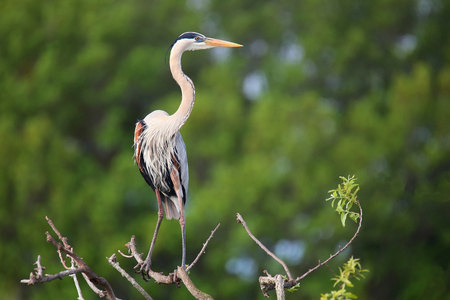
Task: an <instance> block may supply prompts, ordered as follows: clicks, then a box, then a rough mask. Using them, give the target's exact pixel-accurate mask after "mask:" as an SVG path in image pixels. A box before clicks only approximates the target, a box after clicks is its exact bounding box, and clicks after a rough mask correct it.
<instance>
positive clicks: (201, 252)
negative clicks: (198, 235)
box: [186, 223, 220, 273]
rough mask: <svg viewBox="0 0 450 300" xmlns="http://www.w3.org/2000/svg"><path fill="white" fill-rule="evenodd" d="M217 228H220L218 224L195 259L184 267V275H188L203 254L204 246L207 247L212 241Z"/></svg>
mask: <svg viewBox="0 0 450 300" xmlns="http://www.w3.org/2000/svg"><path fill="white" fill-rule="evenodd" d="M219 226H220V223H219V224H217V226H216V228H214V230H213V231H211V234H210V236H209V238H208V239H207V240H206V242H205V243H203V247H202V249H201V250H200V252H199V253H198V255H197V257H196V258H195V259H194V261H193V262H192V263H191V264H190V265H189V266H187V267H186V273H189V270H190V269H191V268H192V267H193V266H194V265H195V264H196V263H197V261H198V260H199V259H200V257H201V256H202V254H203V253H205V249H206V246H208V243H209V241H210V240H211V239H212V237H213V235H214V233H216V230H217V229H218V228H219Z"/></svg>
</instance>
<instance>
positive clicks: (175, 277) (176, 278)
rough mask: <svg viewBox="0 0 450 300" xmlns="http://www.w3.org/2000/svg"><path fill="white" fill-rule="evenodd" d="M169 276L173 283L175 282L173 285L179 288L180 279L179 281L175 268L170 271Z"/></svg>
mask: <svg viewBox="0 0 450 300" xmlns="http://www.w3.org/2000/svg"><path fill="white" fill-rule="evenodd" d="M169 278H170V279H171V280H172V282H173V283H175V286H176V287H177V288H180V287H181V286H180V281H181V279H180V278H178V270H177V269H175V270H174V271H173V273H170V274H169Z"/></svg>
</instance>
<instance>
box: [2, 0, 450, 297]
mask: <svg viewBox="0 0 450 300" xmlns="http://www.w3.org/2000/svg"><path fill="white" fill-rule="evenodd" d="M449 16H450V3H449V1H443V0H389V1H387V0H381V1H369V0H361V1H353V0H352V1H351V0H337V1H324V0H319V1H317V0H302V1H297V0H283V1H250V0H239V1H238V0H227V1H214V0H187V1H155V0H148V1H143V0H128V1H111V0H64V1H50V0H41V1H37V0H14V1H13V0H2V1H1V3H0V143H1V146H0V202H1V208H0V239H1V241H0V243H1V246H0V258H1V263H0V265H1V272H0V295H1V297H0V298H2V299H75V298H76V291H75V288H74V285H73V282H72V280H71V279H69V278H66V279H64V280H62V281H55V282H52V283H48V284H43V285H38V286H30V287H28V286H26V285H21V284H19V281H20V279H23V278H27V277H28V276H29V273H30V272H31V271H32V269H33V268H34V267H35V266H33V263H34V262H35V261H36V258H37V255H38V254H41V255H42V263H43V265H44V266H45V267H46V272H48V273H56V272H58V271H60V270H61V265H60V263H59V259H58V257H57V255H56V253H55V249H54V247H53V246H51V245H49V244H47V243H46V242H45V235H44V232H45V231H47V230H50V228H49V226H48V225H47V223H46V221H45V219H44V217H45V216H49V217H50V218H52V219H53V221H54V222H55V224H56V225H57V227H58V228H59V229H60V230H61V231H62V233H63V234H64V235H66V236H67V237H68V238H69V242H70V243H71V244H72V245H73V246H74V247H75V251H76V252H77V253H78V254H79V255H80V256H82V257H84V258H85V260H86V262H87V263H88V264H89V265H90V266H91V267H92V269H93V270H94V271H95V272H96V273H98V274H100V275H102V276H104V277H105V278H107V279H108V280H109V281H110V282H111V284H112V285H113V286H114V288H115V291H116V294H117V296H118V297H120V298H122V299H141V296H140V295H139V294H138V293H137V292H136V291H134V290H133V289H132V288H131V286H130V284H129V283H128V282H127V281H125V280H124V279H123V278H122V277H121V276H120V275H119V274H118V273H117V272H116V271H115V270H114V269H113V268H111V267H110V266H109V264H108V263H107V260H106V258H105V257H106V256H110V255H111V254H113V253H115V252H116V251H117V250H118V249H121V250H122V251H124V250H125V247H124V244H125V243H126V242H128V241H129V239H130V237H131V235H133V234H134V235H136V237H137V241H138V246H139V248H140V251H142V252H146V251H147V250H148V246H149V244H150V240H151V235H152V234H153V230H154V226H155V223H156V218H157V214H156V210H157V208H156V201H155V196H154V194H153V193H152V191H151V190H150V188H149V187H148V186H147V185H146V184H145V182H144V180H143V179H142V178H141V175H140V174H139V172H138V169H137V168H136V166H134V165H133V160H132V156H133V150H132V141H133V130H134V124H135V122H136V120H137V119H142V118H143V117H144V116H145V115H146V114H148V113H149V112H151V111H153V110H155V109H164V110H166V111H168V112H169V113H173V112H174V111H175V110H176V108H177V107H178V105H179V101H180V92H179V88H178V87H177V85H176V83H175V82H174V81H173V80H172V78H171V75H170V72H169V70H168V68H167V66H166V65H165V62H164V55H165V53H166V50H167V48H168V46H169V45H170V44H171V43H172V42H173V40H174V39H175V38H176V37H177V36H178V35H179V34H181V33H182V32H184V31H198V32H201V33H204V34H205V35H207V36H212V37H216V38H221V39H227V40H230V41H233V42H237V43H241V44H244V45H245V47H244V48H239V49H214V50H208V51H203V52H200V51H197V52H192V53H186V54H185V55H184V57H183V66H184V71H185V72H186V73H187V74H188V75H189V76H190V77H191V78H192V79H193V81H194V82H195V84H196V88H197V99H196V104H195V107H194V110H193V113H192V115H191V117H190V119H189V120H188V122H187V123H186V125H185V126H184V127H183V129H182V134H183V136H184V139H185V141H186V146H187V151H188V157H189V162H190V178H191V179H190V188H189V191H190V195H189V199H188V204H187V242H188V244H187V250H188V252H187V257H188V261H191V260H192V259H194V258H195V256H196V255H197V253H198V251H199V250H200V248H201V246H202V243H203V242H204V241H205V239H206V238H207V237H208V235H209V233H210V231H211V230H212V229H213V228H214V227H215V226H216V225H217V223H219V222H220V223H221V227H220V229H219V230H218V232H217V233H216V235H215V237H214V239H213V240H212V241H211V243H210V245H209V246H208V248H207V253H206V254H205V255H204V256H203V257H202V259H201V261H200V262H199V264H198V265H197V266H196V267H195V268H194V269H193V270H192V272H191V277H192V279H193V280H194V282H195V283H196V284H197V286H198V287H199V288H200V289H202V290H204V291H205V292H208V293H211V294H212V295H214V296H215V297H216V298H217V299H263V296H262V294H261V292H260V290H259V285H258V282H257V279H258V276H259V275H261V274H262V270H264V269H267V270H268V271H269V272H270V273H272V274H275V273H278V272H282V270H281V268H280V267H279V266H278V265H277V264H276V263H275V262H274V261H272V260H271V259H270V258H269V257H268V256H267V255H266V254H265V253H263V252H262V251H261V250H260V249H259V248H258V247H257V246H256V245H255V244H254V243H253V241H251V240H250V239H249V237H248V236H247V235H246V233H245V232H244V230H243V229H242V227H241V226H240V225H238V224H236V222H235V214H236V212H240V213H241V214H242V215H243V216H244V218H245V219H246V221H247V223H248V224H249V226H250V228H251V229H252V230H253V233H254V234H255V235H256V236H258V237H259V238H260V239H261V240H262V241H263V242H264V243H265V244H266V245H267V246H268V247H269V248H270V249H273V250H274V251H275V252H276V253H277V254H278V255H280V257H282V258H283V259H285V260H286V262H287V263H288V265H289V266H290V267H291V271H292V272H293V273H294V274H295V275H301V274H303V273H304V272H305V271H307V270H308V269H309V268H310V267H312V266H314V265H315V264H316V263H317V261H318V260H319V259H322V260H323V259H325V258H327V257H328V256H329V254H330V253H332V252H334V251H335V250H336V249H337V247H338V245H343V244H344V243H345V242H346V241H348V239H349V238H350V237H351V236H352V235H353V232H354V231H355V229H356V224H354V223H348V225H347V226H346V227H345V228H342V226H341V225H340V220H339V217H338V216H337V215H336V214H335V213H334V212H333V210H332V209H331V207H330V203H328V202H325V199H326V198H327V197H328V194H327V191H328V190H330V189H332V188H335V187H336V186H337V184H338V183H339V182H340V180H339V176H341V175H342V176H348V175H356V177H357V178H358V182H359V184H360V185H361V191H360V193H359V195H360V201H361V204H362V206H363V209H364V217H365V218H364V223H363V227H362V230H361V233H360V236H359V237H358V238H357V239H356V240H355V242H354V243H353V244H352V246H351V249H350V250H349V251H346V252H345V253H344V254H343V255H342V256H341V257H340V258H339V259H336V260H335V261H333V262H332V263H331V264H330V267H331V268H333V269H334V270H337V268H338V266H339V265H341V264H342V263H343V262H344V261H345V260H346V259H347V258H348V257H350V256H351V255H354V256H355V257H359V258H361V263H362V265H363V268H367V269H370V273H368V274H367V278H366V279H365V280H362V281H361V282H357V284H356V287H355V288H354V289H353V292H354V293H356V294H357V295H358V296H359V299H450V298H449V297H450V296H449V291H450V271H449V262H450V226H449V225H450V224H449V215H450V202H449V198H450V196H449V195H450V65H449V62H450V39H449V29H450V17H449ZM349 222H351V221H349ZM180 255H181V245H180V233H179V225H178V222H176V221H170V222H169V221H164V222H163V224H162V228H161V231H160V235H159V236H158V240H157V244H156V249H155V253H154V268H155V269H156V270H161V271H164V272H168V271H170V270H173V269H174V268H175V266H176V265H177V264H179V263H180V259H181V258H180ZM119 262H120V263H121V265H122V266H123V267H124V268H126V269H127V270H129V271H130V272H131V271H132V267H133V266H134V264H133V263H132V262H131V261H127V260H126V259H123V258H120V259H119ZM331 276H332V274H331V273H330V271H329V270H328V269H327V268H325V267H324V268H322V269H320V270H319V271H316V272H315V273H312V274H311V275H310V276H308V277H307V278H306V279H305V280H303V281H302V284H301V288H300V289H299V291H298V292H296V293H294V294H288V295H287V298H288V299H318V298H319V297H320V293H325V292H328V291H330V290H331V289H332V284H333V282H332V281H331V280H330V277H331ZM135 277H136V278H137V279H139V276H138V275H136V276H135ZM141 282H142V281H141ZM81 284H82V289H83V291H84V296H85V298H86V299H97V296H96V295H94V294H93V293H92V292H91V291H90V290H89V288H88V287H86V284H85V283H84V282H82V283H81ZM144 286H145V288H146V289H147V290H148V291H149V293H150V294H151V295H152V296H153V297H154V299H191V295H190V294H188V292H187V291H186V290H185V289H184V288H180V289H177V288H175V287H174V286H164V285H157V284H155V283H148V284H144Z"/></svg>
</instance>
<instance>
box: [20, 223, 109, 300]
mask: <svg viewBox="0 0 450 300" xmlns="http://www.w3.org/2000/svg"><path fill="white" fill-rule="evenodd" d="M45 218H46V220H47V222H48V224H49V225H50V226H51V227H52V229H53V231H54V232H55V233H56V235H57V236H58V238H59V240H60V241H61V242H62V243H63V244H61V243H59V242H58V241H56V240H55V239H54V238H53V237H52V236H51V235H50V233H49V232H48V231H47V232H46V233H45V234H46V236H47V242H48V243H52V244H53V245H54V246H55V247H56V249H57V250H58V255H59V257H60V260H61V264H62V265H63V267H64V268H65V269H66V270H65V271H61V272H59V273H57V274H50V275H45V276H44V275H43V270H44V268H43V267H42V266H41V263H40V256H38V260H37V261H36V265H37V268H36V269H37V270H36V274H33V273H31V274H30V278H29V279H24V280H21V283H27V284H29V285H30V284H36V283H43V282H48V281H52V280H55V279H62V278H64V277H66V276H71V275H74V274H77V273H83V274H84V275H85V276H86V277H87V279H88V280H87V281H88V282H91V283H93V284H94V285H99V286H102V287H103V288H104V289H105V291H102V290H99V289H96V290H94V292H96V293H97V294H98V295H99V296H100V297H104V295H105V293H106V295H107V297H108V299H113V300H116V299H117V298H116V296H115V295H114V291H113V289H112V287H111V285H110V284H109V282H108V281H107V280H106V279H105V278H103V277H100V276H98V275H97V274H95V273H94V272H93V271H92V270H91V269H90V268H89V266H88V265H87V264H86V263H85V262H84V260H83V259H82V258H81V257H79V256H78V255H77V254H76V253H75V252H73V248H72V246H70V245H69V244H68V242H67V237H63V236H62V235H61V233H60V232H59V230H58V229H57V228H56V226H55V225H54V224H53V221H52V220H50V218H48V217H45ZM61 251H62V252H64V253H65V254H66V255H67V256H69V257H70V258H71V259H72V260H73V261H74V262H75V264H76V265H77V267H73V268H72V267H71V268H69V267H67V266H66V264H65V262H64V259H63V258H62V255H61ZM77 292H78V294H79V296H80V293H79V291H78V288H77Z"/></svg>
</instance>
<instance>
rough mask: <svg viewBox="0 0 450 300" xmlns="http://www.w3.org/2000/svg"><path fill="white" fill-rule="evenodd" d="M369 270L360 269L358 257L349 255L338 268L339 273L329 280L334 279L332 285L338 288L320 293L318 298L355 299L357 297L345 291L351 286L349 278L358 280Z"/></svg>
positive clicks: (325, 299)
mask: <svg viewBox="0 0 450 300" xmlns="http://www.w3.org/2000/svg"><path fill="white" fill-rule="evenodd" d="M366 272H369V271H368V270H365V269H362V267H361V263H360V262H359V258H353V256H352V257H350V259H349V260H348V261H347V262H346V263H344V265H343V266H342V268H339V275H336V276H335V277H334V278H332V279H331V280H334V281H336V282H335V283H334V285H333V287H336V286H338V287H339V289H338V290H334V291H331V292H330V293H326V294H321V297H320V300H328V299H329V300H345V299H357V298H358V297H357V296H356V295H355V294H353V293H351V292H349V291H347V287H353V286H354V285H353V283H352V282H351V280H350V279H353V278H354V279H356V280H360V279H361V278H365V277H364V275H363V273H366Z"/></svg>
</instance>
